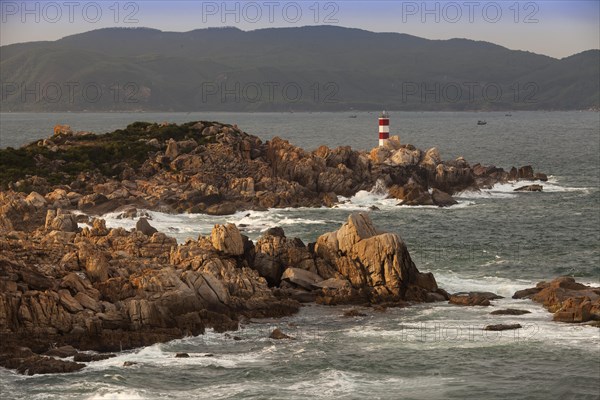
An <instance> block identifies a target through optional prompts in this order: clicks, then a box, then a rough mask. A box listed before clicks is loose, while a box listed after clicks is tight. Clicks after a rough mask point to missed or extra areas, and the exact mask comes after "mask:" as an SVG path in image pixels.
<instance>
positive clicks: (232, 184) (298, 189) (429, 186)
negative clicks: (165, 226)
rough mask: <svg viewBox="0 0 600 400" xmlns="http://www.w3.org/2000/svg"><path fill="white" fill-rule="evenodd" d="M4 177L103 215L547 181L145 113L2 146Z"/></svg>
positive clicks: (444, 196) (421, 195)
mask: <svg viewBox="0 0 600 400" xmlns="http://www.w3.org/2000/svg"><path fill="white" fill-rule="evenodd" d="M0 156H1V157H0V186H2V187H4V188H12V189H14V190H18V191H24V192H30V191H32V190H33V191H36V192H38V193H39V195H38V196H36V198H31V199H30V203H31V204H34V203H35V204H34V205H37V204H39V203H40V202H44V201H46V202H49V203H50V204H52V205H53V206H54V208H63V209H78V210H81V211H83V212H85V213H88V214H95V215H100V214H103V213H106V212H109V211H114V210H116V209H118V208H119V207H126V206H138V207H140V208H146V209H153V210H162V211H167V212H192V213H208V214H219V215H220V214H231V213H233V212H235V211H237V210H242V209H265V208H273V207H298V206H322V205H325V206H332V205H334V204H335V203H336V202H337V201H338V197H337V196H351V195H354V194H355V193H356V192H358V191H359V190H371V189H372V188H373V187H374V186H375V185H376V183H377V182H378V181H379V182H383V184H384V185H385V187H386V188H388V189H389V193H390V196H391V197H395V198H398V199H399V200H401V201H402V204H407V205H439V206H448V205H452V204H454V200H453V199H452V198H451V197H450V196H451V195H452V194H454V193H457V192H460V191H463V190H467V189H469V190H478V189H479V188H482V187H489V186H491V185H493V184H494V183H497V182H505V181H507V180H518V179H525V180H534V179H541V180H544V179H545V176H544V175H543V174H534V173H533V169H532V168H531V167H529V166H528V167H522V168H520V169H516V168H513V169H512V170H511V171H510V172H507V171H504V170H502V169H501V168H496V167H494V166H490V167H483V166H481V165H479V164H476V165H474V166H470V165H469V164H468V163H467V162H466V161H465V160H464V159H463V158H458V159H457V160H453V161H446V162H444V161H442V158H441V156H440V154H439V152H438V150H437V149H435V148H433V149H429V150H428V151H426V152H424V151H421V150H419V149H416V148H415V147H414V146H411V145H400V143H399V141H398V140H397V138H394V137H392V138H391V139H390V140H389V141H388V144H387V145H386V147H381V148H379V147H378V148H375V149H373V151H371V153H370V154H367V153H362V152H358V151H354V150H352V149H351V148H350V147H347V146H346V147H338V148H336V149H330V148H328V147H326V146H321V147H319V148H318V149H316V150H314V151H312V152H309V151H305V150H303V149H301V148H299V147H296V146H294V145H292V144H290V143H289V142H288V141H286V140H283V139H280V138H277V137H276V138H273V139H272V140H269V141H267V142H265V143H263V142H262V141H261V140H260V139H259V138H257V137H256V136H252V135H249V134H247V133H245V132H243V131H241V130H240V129H239V128H237V127H236V126H231V125H227V124H221V123H217V122H207V121H200V122H190V123H187V124H182V125H174V124H160V125H159V124H149V123H142V122H137V123H134V124H131V125H129V126H128V127H127V128H126V129H124V130H118V131H115V132H113V133H109V134H106V135H99V136H97V135H94V134H90V133H89V132H77V133H73V132H72V130H71V129H70V128H69V127H66V126H60V127H57V129H56V130H55V134H54V136H52V137H51V138H49V139H45V140H39V141H37V142H34V143H32V144H30V145H28V146H25V147H23V148H20V149H16V150H15V149H0Z"/></svg>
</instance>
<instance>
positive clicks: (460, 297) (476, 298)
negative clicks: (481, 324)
mask: <svg viewBox="0 0 600 400" xmlns="http://www.w3.org/2000/svg"><path fill="white" fill-rule="evenodd" d="M448 302H449V303H450V304H456V305H459V306H489V305H490V299H489V298H488V297H486V296H484V295H481V294H477V293H466V294H453V295H451V296H450V299H449V301H448Z"/></svg>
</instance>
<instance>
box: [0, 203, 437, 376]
mask: <svg viewBox="0 0 600 400" xmlns="http://www.w3.org/2000/svg"><path fill="white" fill-rule="evenodd" d="M32 199H33V200H34V201H32ZM42 199H44V200H45V201H42ZM52 204H53V203H52V196H48V195H47V196H46V197H41V196H39V195H38V194H37V193H35V192H32V193H31V194H29V195H27V196H26V195H25V194H23V193H17V192H3V193H0V210H1V213H0V221H1V222H2V230H1V231H0V250H1V255H0V289H1V291H0V338H1V343H0V363H1V364H0V365H4V366H8V367H11V368H18V369H20V370H23V371H25V370H27V371H28V372H27V373H36V372H35V371H43V372H50V371H52V370H55V371H59V372H63V371H70V370H76V369H78V368H80V364H78V365H72V364H64V363H55V362H53V361H51V360H47V359H45V358H44V357H42V356H39V355H38V356H36V355H33V356H32V355H31V354H29V353H28V352H24V351H23V350H22V349H21V350H20V348H21V347H23V346H26V347H28V348H30V349H31V350H33V351H34V352H35V353H43V352H45V351H47V350H48V349H49V348H50V347H51V346H53V345H55V344H56V345H58V346H62V345H71V346H74V347H76V348H78V349H81V350H96V351H103V352H106V351H117V350H120V349H126V348H131V347H135V346H143V345H149V344H152V343H156V342H160V341H166V340H171V339H174V338H178V337H181V336H184V335H188V334H192V335H197V334H201V333H203V332H204V329H205V328H206V327H213V328H214V329H216V330H219V331H222V330H230V329H237V327H238V321H239V318H240V317H242V316H245V317H279V316H283V315H288V314H290V313H293V312H295V311H297V310H298V307H299V303H298V302H296V301H295V300H294V299H299V300H302V301H307V300H308V301H311V300H313V301H314V300H315V299H317V300H318V301H320V302H322V303H325V304H340V303H361V304H367V305H368V304H372V303H383V302H386V303H389V302H395V303H402V304H404V302H407V301H414V302H420V301H438V300H444V299H446V298H447V295H446V294H445V292H444V291H443V290H441V289H438V288H437V284H436V282H435V278H434V277H433V275H431V274H423V273H420V272H419V271H418V270H417V268H416V266H415V264H414V263H413V262H412V260H411V258H410V255H409V253H408V250H407V249H406V246H405V245H404V243H403V242H402V239H400V237H399V236H398V235H396V234H392V233H381V232H378V231H377V229H376V228H375V227H374V226H373V223H372V222H371V220H370V218H369V217H368V215H366V214H354V215H351V216H350V217H349V219H348V222H347V223H345V224H344V225H343V226H342V227H341V228H340V229H339V230H338V231H336V232H331V233H327V234H325V235H323V236H321V237H320V238H319V240H318V241H317V243H316V244H314V243H313V244H309V245H308V246H306V245H305V244H304V243H302V241H301V240H299V239H290V238H287V237H286V236H285V233H284V232H283V230H282V229H281V228H274V229H270V230H269V231H267V232H266V233H265V234H264V235H263V236H262V237H261V238H260V239H259V240H258V241H257V243H256V244H254V243H252V242H251V241H250V240H249V239H248V238H247V237H245V236H243V235H241V233H240V231H239V230H238V228H237V227H236V226H235V225H233V224H228V225H216V226H215V227H214V228H213V230H212V232H211V234H210V235H209V236H206V237H204V236H201V237H200V238H198V239H197V240H189V241H188V242H186V243H184V244H180V245H178V244H177V242H176V241H175V239H173V238H170V237H168V236H166V235H165V234H163V233H161V232H155V231H154V230H148V229H147V228H152V227H151V226H150V225H149V224H148V225H147V226H146V224H147V221H146V222H145V223H141V224H140V223H139V224H138V226H137V229H133V230H132V231H126V230H124V229H122V228H118V229H108V228H107V227H106V225H105V222H104V220H102V219H97V218H93V219H91V220H90V219H88V218H87V217H85V218H80V217H81V216H75V215H73V214H70V213H68V212H66V211H63V210H61V209H56V210H55V209H52V208H51V207H52ZM19 213H21V214H19ZM77 219H82V220H84V221H85V225H84V227H83V228H80V227H79V226H78V222H77ZM140 221H145V220H144V219H143V217H142V218H141V219H140ZM15 227H18V228H15ZM25 353H27V354H25ZM32 357H33V358H32ZM39 357H41V358H39ZM19 360H21V361H19ZM65 362H66V363H69V362H68V361H65ZM23 365H30V367H27V368H25V369H23V368H21V367H22V366H23ZM34 365H38V367H36V368H34V367H33V366H34ZM39 365H42V366H43V367H42V366H39Z"/></svg>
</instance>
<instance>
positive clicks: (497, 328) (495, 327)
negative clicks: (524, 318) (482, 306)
mask: <svg viewBox="0 0 600 400" xmlns="http://www.w3.org/2000/svg"><path fill="white" fill-rule="evenodd" d="M521 328H522V326H521V324H497V325H488V326H486V327H485V328H483V329H484V330H486V331H506V330H512V329H521Z"/></svg>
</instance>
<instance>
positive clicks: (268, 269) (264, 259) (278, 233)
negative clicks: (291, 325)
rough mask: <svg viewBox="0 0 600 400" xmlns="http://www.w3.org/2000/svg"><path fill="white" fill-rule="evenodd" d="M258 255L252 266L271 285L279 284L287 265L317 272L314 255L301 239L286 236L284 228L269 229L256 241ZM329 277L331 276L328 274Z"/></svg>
mask: <svg viewBox="0 0 600 400" xmlns="http://www.w3.org/2000/svg"><path fill="white" fill-rule="evenodd" d="M255 250H256V255H255V257H254V261H253V263H252V268H253V269H255V270H256V271H258V273H259V274H260V276H262V277H264V278H265V279H266V280H267V282H268V283H269V285H270V286H277V285H279V283H280V282H281V276H282V274H283V272H284V270H285V269H286V268H287V267H294V268H297V269H301V270H305V271H310V272H312V273H317V272H318V270H317V266H316V264H315V260H314V258H313V255H312V254H311V253H310V251H309V249H308V248H307V247H306V246H305V245H304V243H303V242H302V241H301V240H300V239H290V238H287V237H285V234H284V232H283V229H281V228H272V229H269V230H268V231H267V232H265V234H264V235H263V236H261V237H260V238H259V239H258V240H257V241H256V246H255ZM327 277H328V278H329V276H327Z"/></svg>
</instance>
